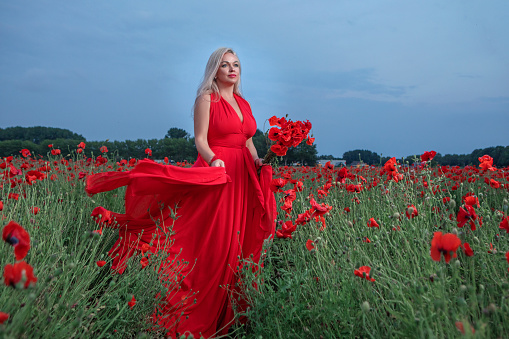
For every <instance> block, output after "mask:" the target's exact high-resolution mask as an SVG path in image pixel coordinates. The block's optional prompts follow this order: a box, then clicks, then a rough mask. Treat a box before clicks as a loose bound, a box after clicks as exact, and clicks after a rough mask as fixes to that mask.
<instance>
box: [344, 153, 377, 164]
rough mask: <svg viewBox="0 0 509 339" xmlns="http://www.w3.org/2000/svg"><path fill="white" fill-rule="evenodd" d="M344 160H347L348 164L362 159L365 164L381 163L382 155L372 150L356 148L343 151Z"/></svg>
mask: <svg viewBox="0 0 509 339" xmlns="http://www.w3.org/2000/svg"><path fill="white" fill-rule="evenodd" d="M343 160H346V163H347V164H351V163H352V162H354V161H361V160H362V161H363V162H364V163H365V164H368V165H379V164H380V160H381V159H380V156H379V155H378V154H377V153H375V152H371V151H368V150H365V149H356V150H353V151H348V152H345V153H343Z"/></svg>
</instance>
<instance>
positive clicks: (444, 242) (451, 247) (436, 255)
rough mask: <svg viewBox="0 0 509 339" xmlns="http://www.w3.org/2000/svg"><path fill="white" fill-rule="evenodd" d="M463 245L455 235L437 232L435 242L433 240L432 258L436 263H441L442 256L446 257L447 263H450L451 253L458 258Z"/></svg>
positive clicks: (434, 236)
mask: <svg viewBox="0 0 509 339" xmlns="http://www.w3.org/2000/svg"><path fill="white" fill-rule="evenodd" d="M460 245H461V240H460V238H458V237H457V236H456V235H455V234H452V233H446V234H444V235H442V232H435V233H434V235H433V240H431V258H432V259H433V260H435V261H440V257H441V254H443V255H444V258H445V262H446V263H449V261H450V260H451V252H454V253H453V255H452V256H453V257H454V258H456V257H457V254H456V251H457V250H458V248H459V247H460Z"/></svg>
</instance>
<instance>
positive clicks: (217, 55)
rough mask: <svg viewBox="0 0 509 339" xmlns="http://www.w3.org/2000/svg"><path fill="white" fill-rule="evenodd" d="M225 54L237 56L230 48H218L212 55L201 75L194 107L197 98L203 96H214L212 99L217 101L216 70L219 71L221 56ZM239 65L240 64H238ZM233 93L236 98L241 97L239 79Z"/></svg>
mask: <svg viewBox="0 0 509 339" xmlns="http://www.w3.org/2000/svg"><path fill="white" fill-rule="evenodd" d="M226 53H231V54H233V55H235V56H237V53H235V51H234V50H233V49H231V48H228V47H220V48H218V49H216V50H215V51H214V53H212V55H211V56H210V58H209V61H208V62H207V67H206V68H205V74H204V75H203V80H202V82H201V84H200V86H199V87H198V91H197V92H196V99H195V101H194V103H195V105H196V102H197V100H198V98H199V97H200V96H201V95H203V94H214V98H215V100H216V101H219V97H220V96H219V87H217V83H216V79H214V78H215V76H216V74H217V70H218V69H219V64H220V63H221V60H223V56H224V55H225V54H226ZM239 64H240V62H239ZM241 70H242V67H239V76H240V73H241ZM233 93H235V94H237V95H238V96H242V92H241V86H240V77H239V80H238V81H237V83H236V84H235V85H234V86H233Z"/></svg>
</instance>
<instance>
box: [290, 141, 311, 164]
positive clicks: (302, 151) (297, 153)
mask: <svg viewBox="0 0 509 339" xmlns="http://www.w3.org/2000/svg"><path fill="white" fill-rule="evenodd" d="M317 154H318V151H317V150H316V144H313V145H311V146H309V145H308V144H306V142H305V141H303V142H301V143H300V144H299V145H298V146H297V147H290V148H289V149H288V152H287V153H286V155H285V156H284V157H283V161H284V162H285V164H291V163H294V162H298V163H300V164H302V165H307V166H314V165H315V164H316V160H317Z"/></svg>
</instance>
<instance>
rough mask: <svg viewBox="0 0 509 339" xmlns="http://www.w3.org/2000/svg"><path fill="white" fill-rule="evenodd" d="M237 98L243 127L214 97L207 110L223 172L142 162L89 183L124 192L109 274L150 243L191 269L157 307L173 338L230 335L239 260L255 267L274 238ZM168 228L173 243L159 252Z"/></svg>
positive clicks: (251, 126)
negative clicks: (179, 311)
mask: <svg viewBox="0 0 509 339" xmlns="http://www.w3.org/2000/svg"><path fill="white" fill-rule="evenodd" d="M235 99H236V100H237V103H238V105H239V107H240V109H241V112H242V114H243V118H244V119H243V121H241V120H240V118H239V116H238V114H237V113H236V111H235V110H234V109H233V107H232V106H231V105H230V104H229V103H228V102H227V101H226V100H224V99H223V98H222V97H219V98H218V100H217V99H214V97H213V96H212V99H211V105H210V119H209V130H208V143H209V146H210V148H211V149H212V151H213V152H214V153H215V154H216V155H217V157H218V158H219V159H221V160H223V161H224V163H225V168H221V167H213V168H212V167H209V165H208V164H207V163H206V162H205V161H204V160H203V159H202V158H201V157H200V156H198V159H197V161H196V162H195V164H194V166H193V167H192V168H180V167H175V166H165V165H161V164H158V163H155V162H153V161H151V160H141V161H140V162H139V163H138V164H137V165H136V167H135V168H134V169H133V170H131V171H129V172H106V173H98V174H95V175H92V176H89V177H88V178H87V186H86V191H87V193H88V194H90V195H93V194H96V193H99V192H104V191H109V190H113V189H115V188H118V187H121V186H127V190H126V195H125V214H120V213H112V216H113V217H114V218H115V219H116V222H117V224H116V226H115V227H119V239H118V240H117V242H116V243H115V245H114V246H113V248H112V249H111V250H110V252H109V255H110V256H111V257H112V258H113V267H112V268H113V269H115V270H117V271H118V272H119V273H122V272H123V271H124V270H125V262H126V259H127V258H129V257H130V256H131V255H133V253H135V252H136V251H140V250H141V246H142V245H143V244H150V243H152V249H154V248H155V250H159V249H163V250H165V251H167V252H169V253H170V257H171V256H172V255H174V256H178V259H179V261H180V262H181V260H184V261H187V262H189V263H190V265H187V266H183V267H182V271H181V273H182V275H183V276H185V278H184V279H183V280H182V281H181V282H180V289H174V290H172V291H169V292H168V293H167V297H166V301H165V303H164V304H162V305H159V306H158V308H159V310H160V312H162V316H158V317H157V318H156V319H155V321H156V322H158V323H159V325H162V326H164V327H165V328H167V329H168V330H169V332H170V333H169V335H171V336H172V337H175V336H176V335H177V334H178V333H180V334H182V333H185V332H187V333H192V334H193V335H194V336H195V337H200V336H202V335H203V336H204V337H210V336H213V335H218V334H225V333H227V331H228V328H229V327H230V326H231V324H232V321H233V317H234V314H233V310H232V307H231V302H230V298H231V297H232V294H231V290H232V289H234V286H235V284H236V282H237V281H238V279H239V275H238V272H237V267H238V264H239V258H249V257H250V256H251V255H252V256H253V259H254V261H255V262H258V260H259V258H260V254H261V249H262V246H263V242H264V240H265V239H267V238H269V237H271V236H273V235H274V231H275V217H276V202H275V198H274V195H273V193H272V192H271V190H270V182H271V180H272V168H271V167H270V166H263V167H262V169H261V173H260V175H259V176H258V174H257V171H256V168H255V165H254V161H253V158H252V156H251V153H250V152H249V150H248V148H247V147H246V141H247V139H248V138H250V137H252V136H253V135H254V133H255V132H256V122H255V119H254V117H253V115H252V113H251V108H250V106H249V103H248V102H247V101H245V100H244V99H243V98H242V97H240V96H236V95H235ZM175 205H177V206H178V208H177V209H176V214H177V216H178V218H177V219H176V220H175V221H173V220H172V219H171V213H172V210H171V209H170V208H173V207H174V206H175ZM156 224H158V226H156ZM169 226H171V229H172V232H174V234H172V235H171V240H172V241H174V242H173V244H172V245H171V246H170V247H169V248H163V246H164V245H163V244H164V243H165V240H166V238H165V232H164V231H165V228H166V227H169ZM166 243H167V242H166ZM193 266H194V267H193ZM163 273H164V270H163V271H162V273H161V274H163ZM167 286H168V285H167ZM227 286H228V287H227ZM189 295H192V296H193V297H192V298H191V301H190V302H189V303H188V304H187V305H186V308H185V309H184V315H183V316H182V317H180V320H179V322H178V323H177V324H176V325H175V321H176V319H175V318H174V317H172V316H170V313H171V312H172V310H173V311H174V309H175V305H176V304H177V303H179V302H181V300H182V299H183V298H185V297H186V296H189ZM194 299H196V303H193V301H194Z"/></svg>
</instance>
